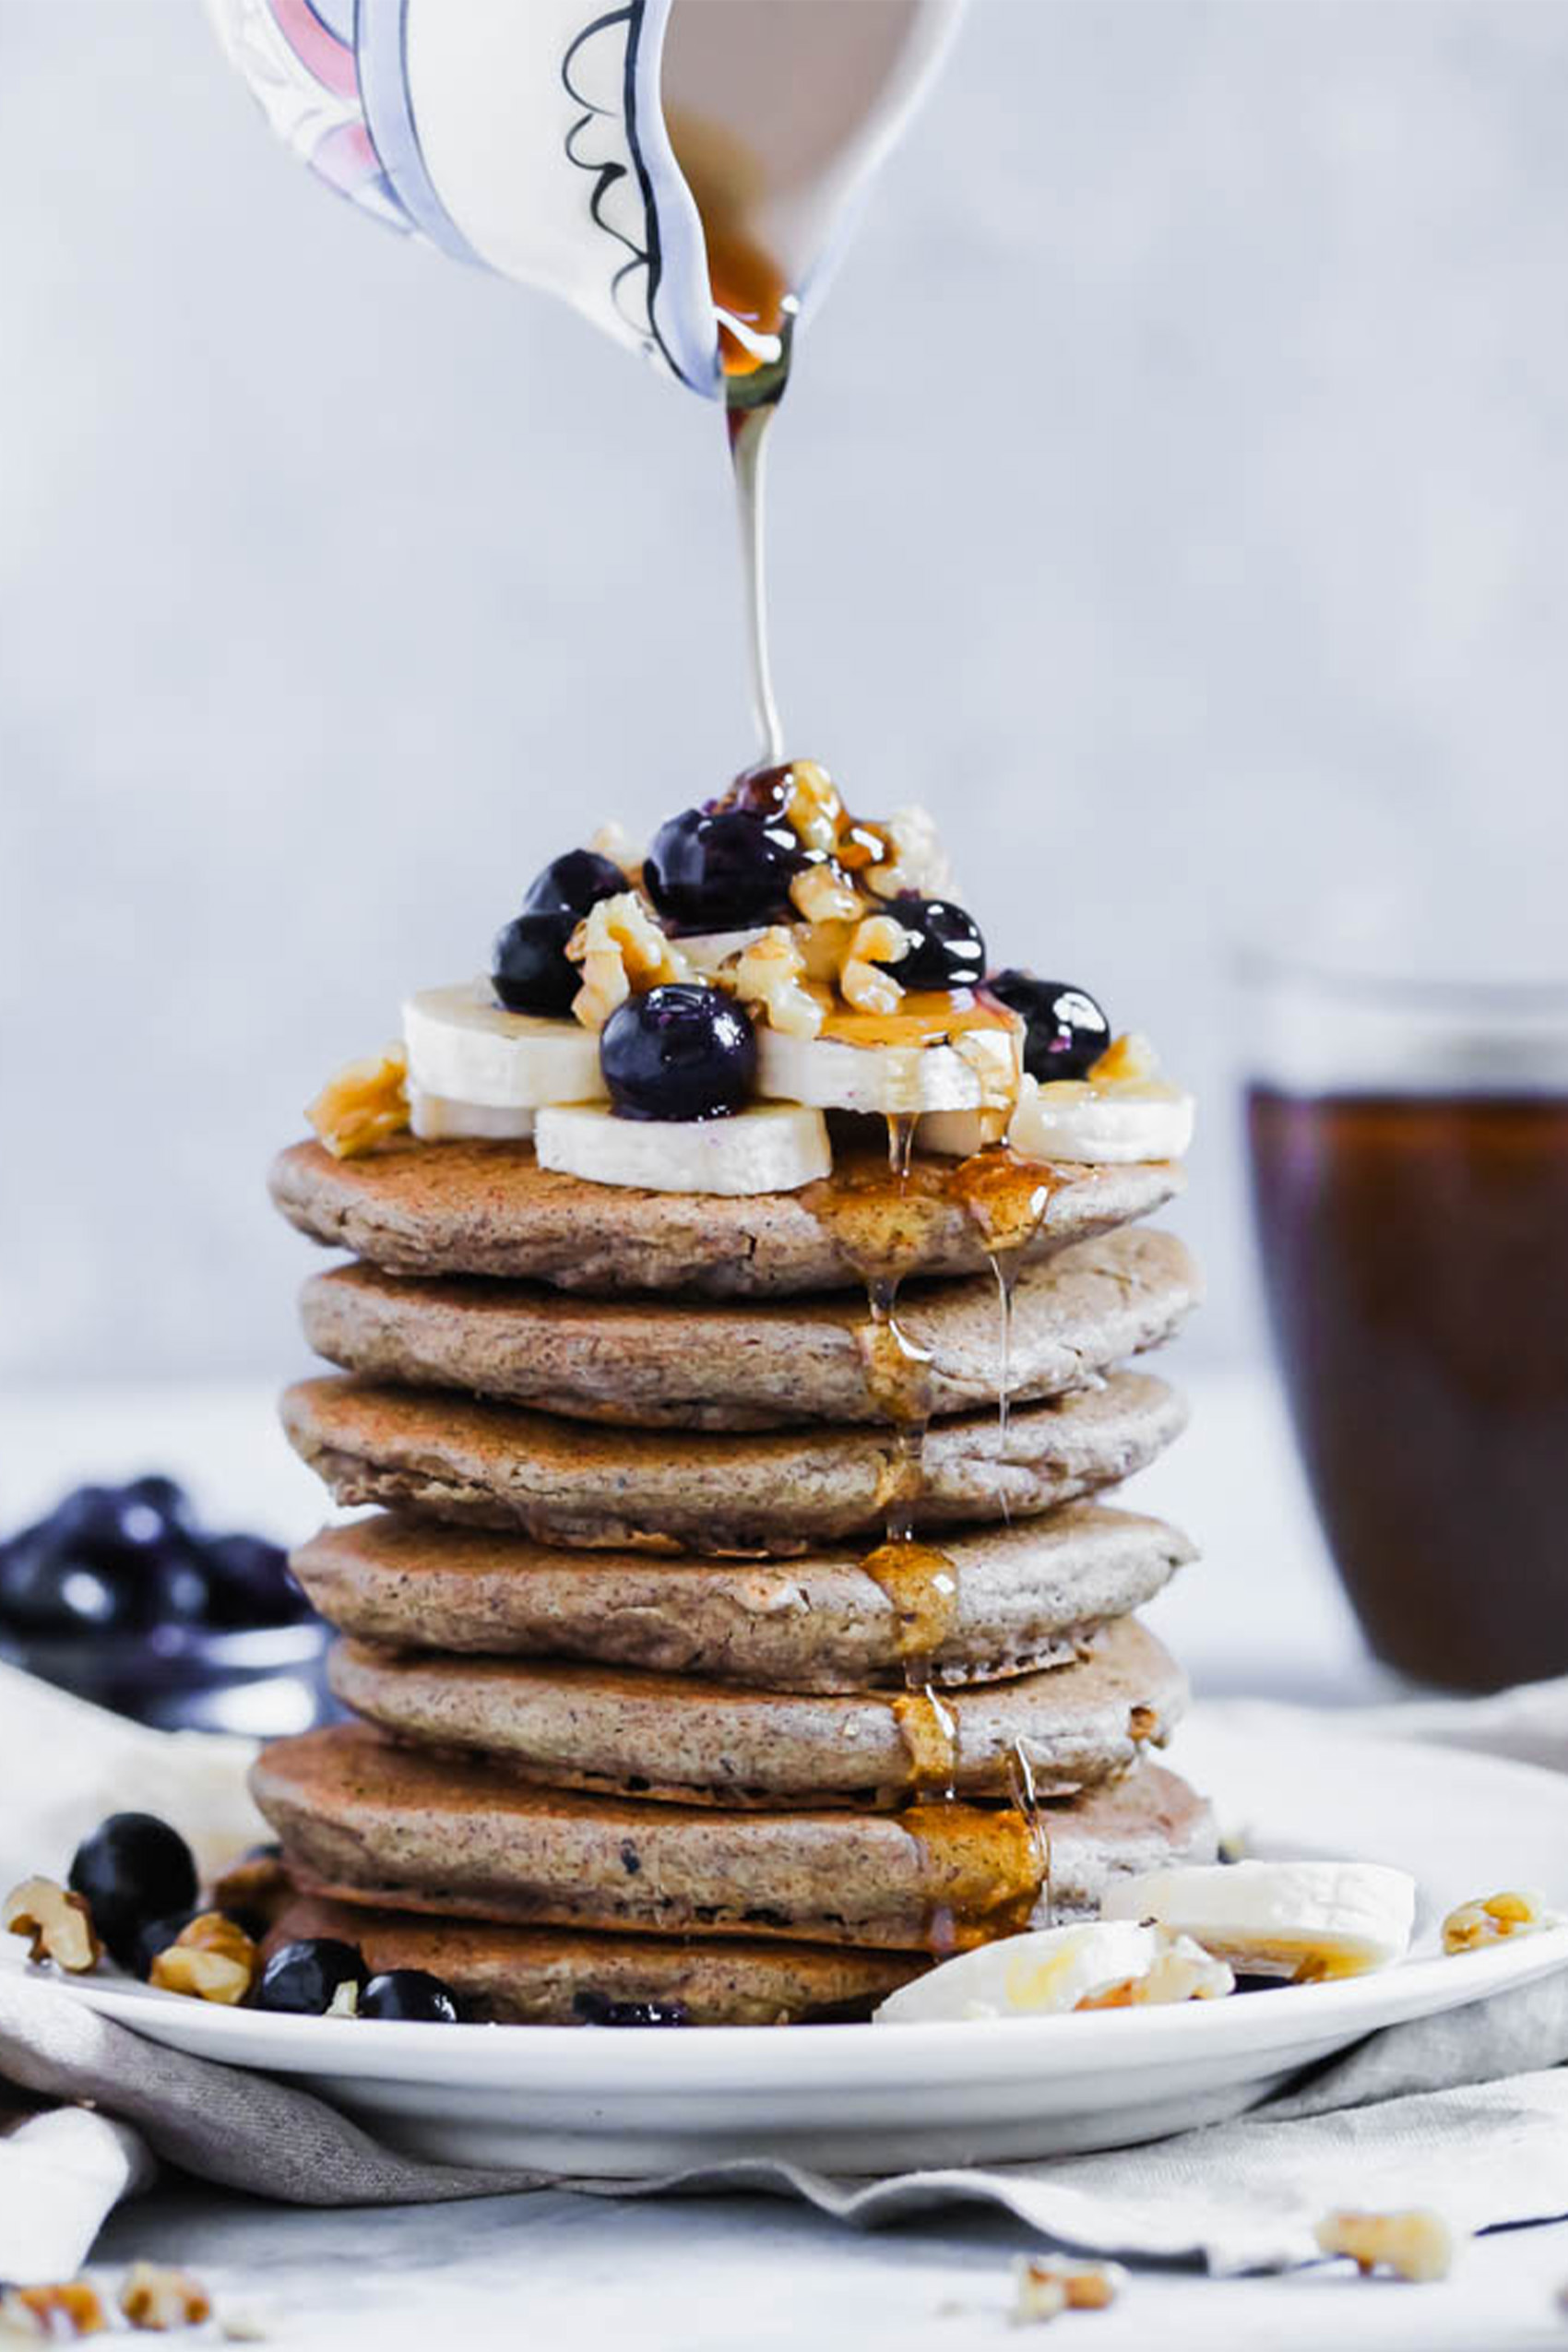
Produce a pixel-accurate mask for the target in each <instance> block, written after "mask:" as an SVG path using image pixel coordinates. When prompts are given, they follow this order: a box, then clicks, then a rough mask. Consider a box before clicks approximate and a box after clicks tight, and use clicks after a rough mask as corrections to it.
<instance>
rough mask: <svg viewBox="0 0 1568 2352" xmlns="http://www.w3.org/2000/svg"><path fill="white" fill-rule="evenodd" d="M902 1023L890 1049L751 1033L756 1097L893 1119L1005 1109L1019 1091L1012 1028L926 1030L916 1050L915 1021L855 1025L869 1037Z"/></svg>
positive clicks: (854, 1041) (847, 1024) (846, 1024)
mask: <svg viewBox="0 0 1568 2352" xmlns="http://www.w3.org/2000/svg"><path fill="white" fill-rule="evenodd" d="M906 1020H907V1021H908V1024H909V1030H910V1035H909V1041H908V1042H905V1041H904V1039H902V1038H897V1039H896V1041H894V1042H890V1043H885V1044H882V1043H875V1042H872V1041H870V1039H868V1040H867V1041H866V1042H861V1040H860V1039H858V1038H855V1037H853V1036H840V1037H815V1038H800V1037H789V1036H786V1035H784V1034H782V1033H781V1032H780V1031H778V1030H777V1029H770V1028H759V1029H758V1031H757V1091H758V1092H759V1093H760V1094H765V1095H769V1096H771V1097H772V1098H773V1099H775V1100H776V1101H779V1102H804V1103H810V1104H812V1105H814V1107H815V1108H816V1109H818V1110H821V1111H882V1112H884V1113H885V1114H886V1115H888V1116H890V1117H894V1118H897V1117H900V1116H912V1115H914V1114H916V1113H923V1112H925V1111H985V1110H996V1109H1004V1108H1006V1107H1007V1106H1008V1105H1010V1104H1011V1103H1012V1101H1013V1099H1014V1098H1015V1096H1016V1092H1017V1088H1018V1039H1017V1035H1016V1032H1015V1031H1014V1029H1012V1028H1010V1027H1006V1026H1004V1025H1003V1024H1001V1023H991V1022H987V1021H984V1020H983V1019H982V1021H981V1022H980V1023H977V1024H976V1025H975V1026H974V1027H963V1026H960V1025H958V1024H954V1025H953V1027H952V1028H950V1029H949V1030H944V1029H942V1028H941V1027H940V1025H939V1024H937V1023H935V1022H932V1023H931V1024H930V1025H929V1026H930V1028H931V1033H932V1036H933V1038H942V1037H946V1038H949V1039H950V1041H949V1042H945V1043H943V1042H932V1043H922V1042H921V1036H920V1028H919V1020H920V1016H900V1015H897V1014H895V1015H892V1016H889V1017H888V1018H887V1019H886V1020H885V1021H881V1022H879V1021H877V1020H876V1019H875V1018H873V1016H863V1017H862V1018H861V1020H860V1023H859V1025H860V1026H861V1027H864V1028H867V1029H868V1030H870V1031H871V1032H873V1034H874V1033H876V1032H877V1031H879V1030H895V1031H896V1030H897V1028H898V1027H899V1024H900V1022H901V1021H906ZM836 1025H837V1028H840V1029H841V1030H852V1029H853V1028H855V1027H856V1026H857V1016H853V1015H849V1016H843V1015H841V1016H837V1024H836Z"/></svg>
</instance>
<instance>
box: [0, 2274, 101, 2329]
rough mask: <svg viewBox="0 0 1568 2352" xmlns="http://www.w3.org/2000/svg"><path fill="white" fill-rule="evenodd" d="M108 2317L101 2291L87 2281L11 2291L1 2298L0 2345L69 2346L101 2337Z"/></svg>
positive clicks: (63, 2282)
mask: <svg viewBox="0 0 1568 2352" xmlns="http://www.w3.org/2000/svg"><path fill="white" fill-rule="evenodd" d="M108 2324H109V2321H108V2317H107V2315H106V2313H105V2311H104V2309H103V2304H102V2302H101V2299H100V2297H99V2293H98V2289H97V2287H94V2286H93V2285H92V2284H91V2282H90V2281H89V2280H88V2279H85V2278H70V2279H65V2280H63V2281H62V2282H61V2283H60V2284H59V2285H58V2286H54V2287H7V2288H6V2292H5V2294H4V2295H0V2343H3V2342H6V2341H7V2340H16V2341H20V2342H29V2341H30V2342H33V2343H44V2344H50V2343H53V2344H59V2343H69V2342H71V2341H72V2340H73V2339H74V2338H75V2337H77V2336H78V2335H101V2334H102V2333H103V2331H104V2329H105V2328H106V2327H107V2326H108Z"/></svg>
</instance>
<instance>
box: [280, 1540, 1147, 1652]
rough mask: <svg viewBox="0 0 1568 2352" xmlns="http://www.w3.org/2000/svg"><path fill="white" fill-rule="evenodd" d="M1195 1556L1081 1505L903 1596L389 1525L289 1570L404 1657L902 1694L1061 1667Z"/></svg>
mask: <svg viewBox="0 0 1568 2352" xmlns="http://www.w3.org/2000/svg"><path fill="white" fill-rule="evenodd" d="M1192 1557H1193V1550H1192V1546H1191V1545H1190V1544H1189V1543H1188V1542H1187V1540H1186V1538H1185V1537H1184V1536H1182V1535H1180V1534H1179V1533H1178V1532H1177V1530H1176V1529H1175V1528H1174V1527H1168V1526H1165V1525H1163V1523H1162V1522H1161V1521H1159V1520H1158V1519H1147V1518H1143V1517H1140V1516H1138V1515H1136V1514H1134V1513H1133V1512H1130V1511H1109V1510H1105V1509H1103V1508H1101V1507H1100V1506H1099V1505H1098V1504H1095V1503H1064V1504H1063V1506H1062V1507H1061V1509H1059V1510H1056V1511H1052V1512H1051V1513H1050V1514H1049V1515H1047V1516H1046V1517H1045V1518H1039V1519H1020V1520H1018V1521H1017V1522H1016V1524H1015V1525H1014V1526H1010V1527H978V1528H975V1529H973V1530H972V1531H966V1532H964V1533H962V1534H954V1535H950V1536H949V1537H948V1538H947V1539H946V1542H945V1544H944V1547H943V1555H936V1554H932V1553H930V1552H928V1551H927V1550H925V1548H924V1547H923V1546H922V1547H920V1548H918V1549H911V1550H907V1551H906V1550H900V1551H899V1553H898V1554H897V1558H896V1561H895V1568H896V1569H898V1568H901V1569H902V1570H903V1578H902V1582H901V1584H900V1583H897V1582H896V1580H895V1578H894V1577H889V1579H888V1582H887V1584H886V1585H885V1584H883V1583H879V1582H878V1581H877V1579H876V1577H875V1576H873V1574H870V1573H868V1571H867V1570H866V1568H865V1567H864V1566H862V1564H861V1553H860V1552H859V1551H858V1550H852V1549H851V1550H841V1551H837V1552H834V1551H828V1552H820V1551H819V1552H815V1553H813V1554H810V1555H807V1556H805V1557H802V1558H800V1559H796V1560H791V1561H790V1562H789V1563H788V1564H787V1565H786V1564H779V1563H776V1562H771V1561H741V1562H735V1561H722V1560H702V1559H687V1558H683V1557H680V1556H676V1557H673V1558H671V1557H668V1556H664V1555H660V1554H659V1553H650V1552H626V1551H580V1550H579V1551H560V1550H554V1549H552V1548H549V1547H547V1546H545V1545H542V1544H537V1543H534V1542H532V1541H530V1540H529V1538H527V1537H526V1536H520V1535H506V1534H495V1533H493V1532H492V1531H491V1530H489V1529H488V1528H469V1527H447V1526H437V1525H434V1524H433V1523H432V1522H430V1521H428V1520H423V1519H410V1518H402V1517H398V1516H395V1515H378V1516H376V1517H374V1518H368V1519H355V1520H350V1522H349V1523H348V1524H347V1525H346V1526H337V1527H327V1528H324V1529H323V1530H322V1532H321V1534H320V1535H318V1536H314V1537H313V1538H311V1540H310V1542H308V1543H306V1544H304V1545H303V1546H302V1547H301V1548H300V1550H298V1551H296V1552H295V1554H294V1556H293V1562H292V1565H293V1570H294V1574H296V1576H298V1578H299V1580H300V1582H301V1584H302V1585H303V1586H304V1588H305V1591H306V1592H307V1593H308V1594H309V1596H310V1598H311V1600H312V1601H313V1603H314V1604H315V1607H316V1608H317V1609H318V1610H320V1612H321V1614H322V1615H323V1616H324V1617H325V1618H327V1620H328V1621H330V1622H331V1623H332V1624H334V1625H336V1626H338V1627H339V1628H340V1629H341V1631H343V1632H344V1633H355V1634H358V1635H360V1636H361V1637H362V1639H364V1640H366V1641H372V1642H381V1643H384V1644H388V1645H393V1646H395V1647H402V1648H410V1647H412V1648H424V1649H433V1650H445V1651H448V1652H451V1651H456V1652H459V1653H471V1652H475V1651H478V1652H481V1653H488V1654H491V1655H503V1654H511V1655H513V1656H523V1657H576V1658H588V1659H593V1660H596V1661H597V1662H599V1663H600V1664H601V1665H606V1666H636V1667H650V1668H653V1669H657V1670H658V1671H659V1672H663V1673H670V1674H710V1675H717V1676H719V1677H720V1678H721V1679H722V1680H725V1681H735V1682H747V1683H755V1684H760V1685H761V1686H763V1687H765V1688H773V1689H778V1690H786V1691H856V1690H866V1689H870V1688H873V1687H874V1686H875V1685H877V1684H878V1683H893V1684H897V1685H899V1686H901V1685H902V1683H903V1680H904V1666H905V1660H906V1657H907V1656H908V1655H913V1656H916V1657H919V1658H920V1660H921V1670H922V1672H923V1673H925V1674H926V1675H928V1676H929V1677H930V1679H931V1680H932V1681H934V1682H937V1683H940V1684H944V1685H946V1684H961V1683H964V1682H968V1681H991V1680H993V1679H995V1678H997V1677H1000V1676H1004V1675H1011V1674H1020V1673H1025V1672H1027V1671H1028V1670H1029V1669H1033V1668H1038V1667H1044V1666H1054V1665H1060V1664H1062V1663H1063V1661H1064V1660H1065V1659H1067V1658H1070V1657H1074V1656H1075V1654H1076V1652H1077V1651H1078V1650H1079V1649H1080V1648H1081V1647H1082V1645H1083V1644H1084V1643H1085V1641H1086V1640H1087V1637H1088V1635H1089V1634H1090V1633H1093V1632H1094V1631H1095V1630H1096V1628H1097V1627H1098V1626H1099V1625H1101V1624H1103V1623H1104V1621H1106V1620H1107V1619H1108V1618H1112V1617H1121V1616H1124V1615H1125V1614H1126V1613H1127V1611H1128V1610H1134V1609H1141V1608H1142V1607H1143V1605H1144V1603H1145V1602H1146V1601H1148V1600H1152V1599H1153V1598H1154V1596H1155V1594H1156V1593H1158V1591H1159V1590H1160V1589H1161V1588H1162V1586H1164V1585H1165V1584H1166V1582H1167V1580H1168V1579H1169V1578H1170V1575H1171V1574H1173V1573H1174V1571H1175V1570H1176V1569H1177V1568H1178V1567H1180V1566H1181V1565H1182V1563H1183V1562H1185V1561H1188V1560H1190V1559H1191V1558H1192ZM943 1576H946V1577H949V1578H950V1579H951V1582H952V1585H953V1587H954V1589H953V1591H952V1593H951V1594H950V1595H948V1594H946V1593H945V1592H944V1587H943V1586H942V1585H941V1584H940V1583H939V1582H937V1581H936V1580H937V1579H939V1578H941V1577H943ZM922 1579H923V1580H924V1581H922ZM889 1586H891V1587H892V1589H889Z"/></svg>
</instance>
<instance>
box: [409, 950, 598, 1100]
mask: <svg viewBox="0 0 1568 2352" xmlns="http://www.w3.org/2000/svg"><path fill="white" fill-rule="evenodd" d="M403 1043H404V1047H405V1049H406V1050H407V1052H408V1057H409V1087H410V1099H412V1098H413V1095H414V1093H415V1092H416V1090H417V1092H418V1093H420V1094H422V1095H425V1096H427V1097H431V1098H434V1099H435V1100H437V1101H440V1102H444V1103H447V1104H466V1105H469V1106H470V1107H473V1106H477V1107H479V1108H481V1109H485V1110H492V1111H533V1110H537V1109H538V1107H539V1106H540V1103H545V1102H597V1101H600V1100H601V1099H603V1096H604V1091H605V1089H604V1080H603V1078H602V1076H601V1075H600V1067H599V1039H598V1037H597V1036H596V1034H595V1033H594V1031H593V1030H592V1029H587V1028H584V1027H583V1025H582V1023H581V1022H580V1021H574V1020H571V1019H559V1020H552V1019H550V1018H548V1017H547V1016H545V1015H543V1014H540V1013H508V1012H507V1011H506V1010H505V1007H504V1006H503V1005H500V1004H496V1002H495V999H494V996H493V993H492V992H491V988H490V983H489V981H488V980H463V981H460V982H459V983H458V984H457V986H456V987H453V988H426V989H422V990H421V991H420V992H419V994H418V995H417V996H410V998H409V1000H408V1002H407V1004H405V1005H404V1007H403ZM415 1132H416V1134H417V1133H419V1132H421V1131H420V1130H419V1129H418V1128H416V1130H415ZM444 1132H445V1133H446V1134H454V1133H456V1132H457V1131H456V1130H455V1129H454V1128H451V1127H447V1128H446V1129H445V1130H444ZM468 1132H470V1133H471V1132H474V1131H473V1130H469V1131H468Z"/></svg>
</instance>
